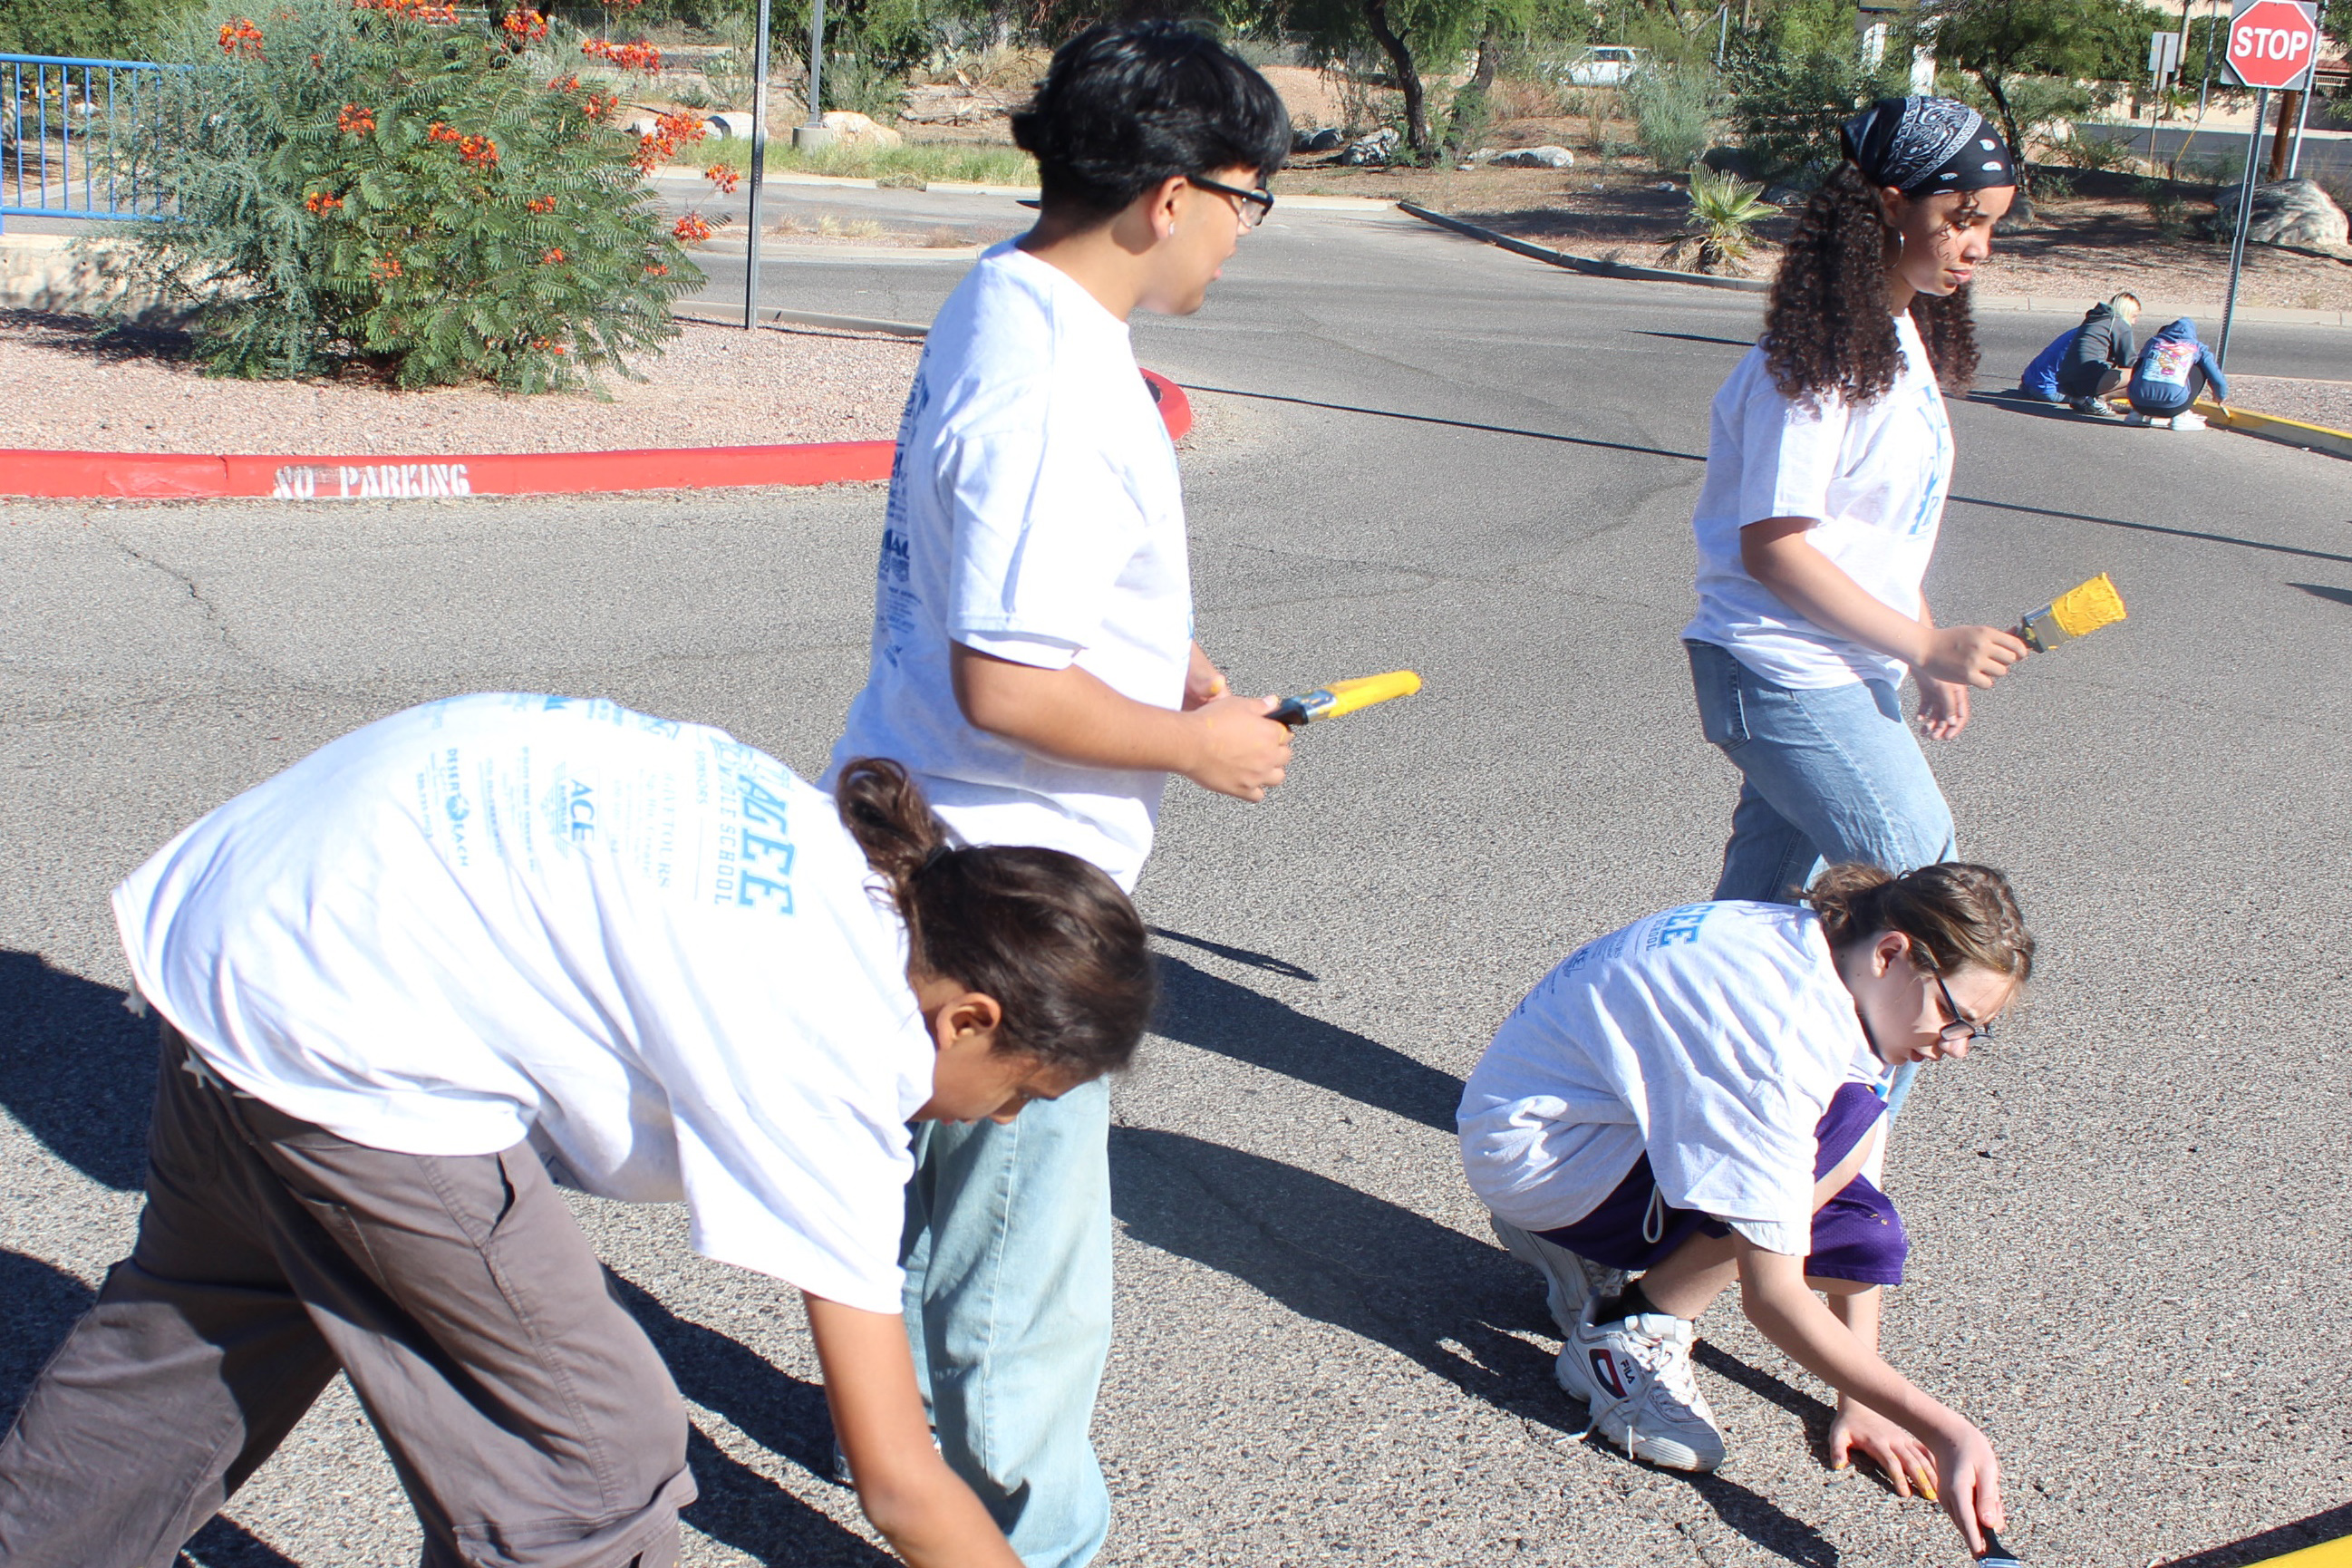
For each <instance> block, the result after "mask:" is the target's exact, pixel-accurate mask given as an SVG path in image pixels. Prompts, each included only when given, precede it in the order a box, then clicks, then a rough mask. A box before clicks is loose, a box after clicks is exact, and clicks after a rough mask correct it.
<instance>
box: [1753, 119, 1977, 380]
mask: <svg viewBox="0 0 2352 1568" xmlns="http://www.w3.org/2000/svg"><path fill="white" fill-rule="evenodd" d="M1886 236H1887V227H1886V220H1885V217H1884V216H1882V215H1881V214H1880V212H1879V207H1878V193H1877V192H1875V191H1874V190H1872V189H1871V188H1870V182H1869V181H1868V180H1866V179H1864V177H1863V173H1862V171H1861V170H1859V169H1857V168H1855V167H1854V166H1853V164H1852V163H1840V164H1839V165H1838V167H1837V172H1836V173H1835V174H1832V175H1831V176H1830V177H1829V178H1828V179H1827V180H1825V181H1823V182H1822V187H1821V189H1819V190H1817V191H1815V192H1814V193H1813V194H1812V195H1811V196H1810V197H1809V198H1807V200H1806V202H1805V205H1804V210H1803V211H1801V213H1799V214H1798V215H1797V227H1796V230H1795V232H1794V233H1792V234H1790V237H1789V244H1788V247H1787V248H1786V249H1785V250H1784V251H1783V252H1782V254H1781V257H1780V275H1779V276H1778V277H1776V278H1775V279H1773V280H1772V297H1771V303H1770V304H1769V305H1768V306H1767V307H1766V308H1765V311H1764V363H1765V367H1766V368H1767V369H1769V371H1770V372H1771V373H1772V381H1773V384H1775V385H1777V386H1779V387H1780V390H1781V391H1782V392H1783V393H1785V394H1786V395H1789V396H1790V397H1821V396H1829V395H1834V396H1836V397H1837V398H1839V399H1840V400H1841V401H1843V402H1845V403H1848V404H1857V403H1870V402H1873V401H1874V400H1876V399H1878V398H1880V397H1884V396H1885V395H1886V393H1887V390H1888V389H1889V388H1891V387H1892V386H1894V384H1895V374H1897V373H1898V372H1899V371H1900V370H1901V368H1902V351H1901V349H1900V348H1899V347H1898V346H1897V340H1896V338H1895V318H1894V317H1893V316H1891V315H1890V314H1888V313H1887V310H1886ZM1911 320H1912V321H1913V323H1914V324H1916V326H1917V327H1918V329H1919V337H1920V341H1921V342H1925V343H1926V344H1927V363H1929V365H1930V366H1932V367H1933V368H1934V370H1935V372H1936V379H1937V382H1938V383H1940V384H1942V386H1943V388H1944V390H1945V391H1946V392H1947V393H1950V394H1953V395H1959V394H1962V393H1965V392H1967V391H1968V389H1969V387H1970V386H1972V385H1973V384H1975V382H1976V375H1977V327H1976V317H1975V315H1974V313H1973V312H1972V311H1971V310H1970V309H1969V290H1968V288H1967V286H1966V285H1962V286H1961V287H1960V288H1958V289H1955V290H1954V291H1953V292H1951V293H1950V294H1948V295H1944V296H1941V297H1937V296H1936V295H1931V294H1918V295H1915V296H1913V298H1912V300H1911Z"/></svg>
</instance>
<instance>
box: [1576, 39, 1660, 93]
mask: <svg viewBox="0 0 2352 1568" xmlns="http://www.w3.org/2000/svg"><path fill="white" fill-rule="evenodd" d="M1647 52H1648V51H1647V50H1645V49H1636V48H1632V47H1628V46H1626V45H1623V44H1595V45H1594V46H1593V47H1591V48H1589V49H1587V50H1585V51H1584V53H1582V54H1581V55H1579V56H1578V57H1577V58H1574V59H1572V60H1570V61H1569V63H1568V65H1567V66H1566V68H1563V69H1562V70H1561V71H1560V73H1559V74H1560V79H1561V80H1563V81H1565V82H1567V83H1568V84H1569V85H1570V87H1622V86H1624V85H1625V80H1626V79H1627V78H1628V77H1630V76H1632V75H1633V73H1634V72H1635V71H1637V70H1639V69H1641V68H1642V57H1643V55H1644V54H1646V53H1647Z"/></svg>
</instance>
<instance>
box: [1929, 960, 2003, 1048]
mask: <svg viewBox="0 0 2352 1568" xmlns="http://www.w3.org/2000/svg"><path fill="white" fill-rule="evenodd" d="M1936 990H1937V992H1938V993H1939V994H1941V995H1942V996H1943V998H1944V1011H1945V1012H1947V1013H1949V1014H1950V1015H1951V1016H1952V1021H1951V1022H1950V1023H1948V1024H1947V1025H1945V1026H1943V1027H1942V1028H1940V1029H1938V1030H1937V1031H1936V1037H1937V1038H1938V1039H1940V1040H1942V1041H1943V1042H1944V1043H1945V1044H1946V1045H1948V1046H1957V1045H1958V1044H1960V1043H1961V1042H1963V1041H1967V1042H1970V1043H1973V1042H1975V1041H1978V1040H1990V1039H1991V1038H1992V1026H1991V1025H1990V1024H1979V1023H1978V1022H1977V1021H1976V1020H1975V1019H1974V1018H1971V1017H1969V1016H1968V1015H1967V1014H1966V1013H1963V1012H1961V1011H1960V1005H1959V1004H1958V1002H1955V1001H1953V1000H1952V988H1951V987H1950V986H1948V985H1947V984H1944V977H1943V976H1942V975H1940V974H1938V975H1937V976H1936Z"/></svg>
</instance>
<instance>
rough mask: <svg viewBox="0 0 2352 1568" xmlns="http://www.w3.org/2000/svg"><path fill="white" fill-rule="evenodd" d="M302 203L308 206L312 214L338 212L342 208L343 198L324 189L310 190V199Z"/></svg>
mask: <svg viewBox="0 0 2352 1568" xmlns="http://www.w3.org/2000/svg"><path fill="white" fill-rule="evenodd" d="M302 205H304V206H306V207H309V208H310V211H311V212H312V213H314V214H317V213H331V212H340V211H341V210H342V205H343V199H342V197H341V196H331V195H328V194H327V193H326V192H324V191H312V192H311V193H310V199H309V200H307V201H305V202H304V203H303V204H302Z"/></svg>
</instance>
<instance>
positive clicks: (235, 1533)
mask: <svg viewBox="0 0 2352 1568" xmlns="http://www.w3.org/2000/svg"><path fill="white" fill-rule="evenodd" d="M8 956H10V957H17V956H21V955H19V954H14V953H12V954H9V955H8ZM93 1295H94V1292H93V1291H92V1290H91V1289H89V1286H87V1285H85V1284H83V1283H82V1282H81V1281H80V1280H79V1279H75V1278H74V1277H73V1276H72V1275H70V1274H68V1273H66V1272H65V1271H64V1270H63V1269H61V1268H51V1267H50V1266H49V1265H47V1264H46V1263H44V1262H42V1261H41V1260H40V1259H39V1258H27V1257H26V1256H25V1254H23V1253H21V1252H10V1251H7V1250H6V1249H5V1248H0V1301H5V1302H6V1303H7V1305H8V1319H7V1324H8V1328H7V1332H6V1333H5V1334H0V1432H5V1431H6V1430H7V1429H8V1427H9V1426H10V1425H11V1424H13V1423H14V1422H15V1421H16V1407H17V1406H18V1405H22V1404H23V1403H24V1402H25V1395H26V1394H28V1393H30V1392H31V1391H32V1387H33V1380H34V1379H35V1378H37V1377H38V1376H39V1375H40V1372H41V1368H42V1366H43V1365H45V1364H46V1363H47V1361H48V1359H49V1354H50V1352H53V1351H55V1350H56V1349H57V1348H58V1342H60V1341H62V1340H63V1339H64V1338H65V1337H66V1331H67V1330H68V1329H70V1328H72V1327H73V1326H74V1324H75V1323H76V1322H77V1321H79V1319H80V1317H81V1315H82V1313H84V1312H85V1311H88V1310H89V1303H90V1300H91V1298H92V1296H93ZM179 1563H180V1564H181V1568H191V1565H192V1568H297V1564H296V1563H294V1561H293V1560H292V1559H291V1558H289V1557H288V1556H286V1555H285V1554H284V1553H282V1552H278V1551H276V1550H275V1549H273V1548H272V1547H270V1546H269V1545H268V1543H267V1542H263V1541H260V1540H258V1539H257V1538H256V1537H255V1536H254V1535H253V1534H252V1533H251V1532H250V1531H247V1530H246V1529H245V1528H244V1527H243V1526H242V1525H239V1524H237V1523H236V1522H235V1521H231V1520H227V1519H224V1518H222V1517H220V1516H219V1515H217V1514H215V1516H214V1517H213V1519H212V1521H211V1522H209V1523H207V1524H206V1525H205V1527H204V1528H203V1529H202V1530H200V1531H196V1534H195V1539H194V1540H193V1541H190V1542H188V1544H187V1546H186V1547H185V1549H184V1551H183V1552H182V1553H181V1556H180V1559H179Z"/></svg>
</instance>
